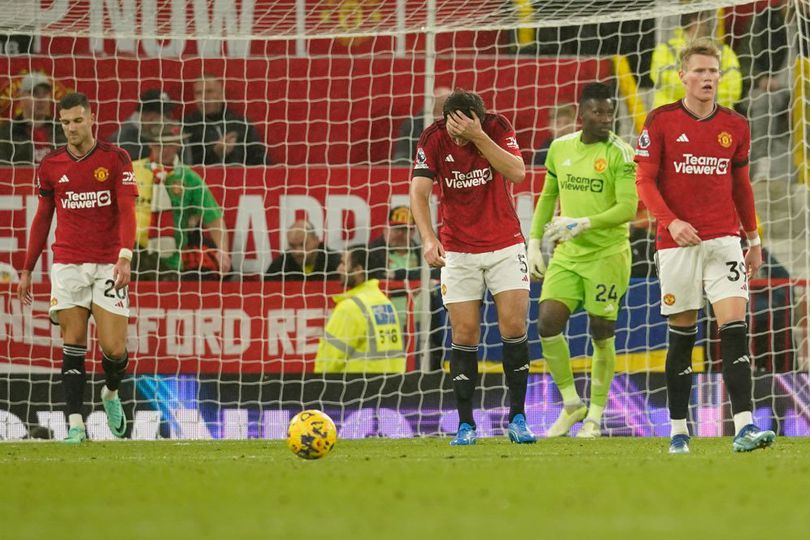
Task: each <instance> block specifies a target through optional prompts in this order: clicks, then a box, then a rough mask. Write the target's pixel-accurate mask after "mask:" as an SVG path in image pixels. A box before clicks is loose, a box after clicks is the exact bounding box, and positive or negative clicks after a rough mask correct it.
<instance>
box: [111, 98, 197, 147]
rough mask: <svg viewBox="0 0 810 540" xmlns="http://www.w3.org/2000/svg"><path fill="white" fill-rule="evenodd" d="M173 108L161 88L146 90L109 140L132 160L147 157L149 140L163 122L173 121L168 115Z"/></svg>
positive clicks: (171, 102) (157, 131) (161, 127)
mask: <svg viewBox="0 0 810 540" xmlns="http://www.w3.org/2000/svg"><path fill="white" fill-rule="evenodd" d="M174 108H175V103H174V102H173V101H172V100H171V98H170V97H169V95H168V94H167V93H166V92H164V91H163V90H161V89H159V88H152V89H149V90H146V91H145V92H144V93H143V94H141V97H140V100H139V103H138V107H137V109H136V110H135V112H133V113H132V115H131V116H130V117H129V118H128V119H127V121H126V122H125V123H124V124H122V125H121V128H120V129H119V130H118V131H116V132H115V133H113V134H112V135H111V136H110V138H109V141H110V142H111V143H113V144H117V145H118V146H120V147H121V148H123V149H124V150H126V151H127V152H128V153H129V156H130V157H131V158H132V159H133V160H136V159H143V158H146V157H149V152H150V150H149V147H150V142H151V140H152V139H154V137H155V135H156V134H158V133H160V131H161V130H162V129H163V125H164V124H165V123H173V122H172V121H171V120H170V115H171V113H172V111H173V110H174ZM186 157H187V156H186Z"/></svg>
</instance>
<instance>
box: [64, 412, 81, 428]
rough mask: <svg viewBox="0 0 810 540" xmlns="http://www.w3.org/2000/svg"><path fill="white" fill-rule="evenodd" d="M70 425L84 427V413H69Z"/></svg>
mask: <svg viewBox="0 0 810 540" xmlns="http://www.w3.org/2000/svg"><path fill="white" fill-rule="evenodd" d="M68 425H69V426H70V427H72V428H74V427H80V428H83V427H84V420H82V415H80V414H78V413H74V414H69V415H68Z"/></svg>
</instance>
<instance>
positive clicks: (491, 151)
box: [447, 111, 526, 184]
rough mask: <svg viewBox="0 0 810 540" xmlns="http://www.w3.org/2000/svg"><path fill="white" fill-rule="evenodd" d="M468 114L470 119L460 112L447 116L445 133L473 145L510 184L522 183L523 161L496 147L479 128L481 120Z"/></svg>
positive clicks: (472, 112) (523, 177)
mask: <svg viewBox="0 0 810 540" xmlns="http://www.w3.org/2000/svg"><path fill="white" fill-rule="evenodd" d="M470 114H472V118H470V117H468V116H467V115H465V114H464V113H462V112H460V111H455V112H452V113H450V114H448V115H447V133H448V134H449V135H450V136H451V137H453V138H454V139H463V140H467V141H470V142H471V143H473V144H474V145H475V146H476V148H478V150H480V151H481V153H482V154H483V155H484V157H485V158H487V161H489V164H490V165H492V167H493V168H495V170H497V171H498V172H499V173H501V174H503V176H504V177H505V178H506V179H507V180H509V181H510V182H514V183H515V184H519V183H520V182H523V180H524V179H525V178H526V165H525V164H524V163H523V159H522V158H520V157H518V156H516V155H514V154H510V153H509V152H507V151H506V150H504V149H503V148H501V147H500V146H498V145H497V144H496V143H495V141H493V140H492V139H491V138H490V136H489V135H487V134H486V133H485V132H484V130H483V129H482V128H481V120H480V119H479V118H478V116H477V115H476V114H475V112H474V111H471V112H470Z"/></svg>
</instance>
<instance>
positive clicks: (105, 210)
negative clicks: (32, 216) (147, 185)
mask: <svg viewBox="0 0 810 540" xmlns="http://www.w3.org/2000/svg"><path fill="white" fill-rule="evenodd" d="M37 187H38V189H39V196H40V197H53V198H54V202H55V204H56V238H55V240H54V243H53V262H55V263H63V264H83V263H100V264H115V263H116V261H118V252H119V251H120V249H121V247H122V246H121V245H120V244H121V241H120V238H119V231H118V206H117V202H116V201H117V198H118V197H122V196H123V197H137V195H138V188H137V185H136V184H135V175H134V173H133V172H132V161H131V160H130V158H129V154H127V153H126V151H124V150H122V149H121V148H118V147H117V146H114V145H112V144H109V143H106V142H101V141H97V142H96V146H95V147H94V148H93V149H92V150H90V152H88V153H87V154H85V155H84V156H82V157H80V158H77V157H76V156H74V155H73V154H71V153H70V151H69V150H68V149H67V147H66V146H62V147H60V148H58V149H56V150H54V151H53V152H51V153H50V154H48V155H47V156H45V158H44V159H43V160H42V163H41V164H40V165H39V170H38V171H37ZM126 247H127V248H131V247H132V246H126Z"/></svg>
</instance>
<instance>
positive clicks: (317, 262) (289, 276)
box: [264, 220, 340, 281]
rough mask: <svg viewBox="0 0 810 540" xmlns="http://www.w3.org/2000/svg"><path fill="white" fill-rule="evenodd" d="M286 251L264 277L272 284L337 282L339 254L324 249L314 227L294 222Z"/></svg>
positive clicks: (290, 229)
mask: <svg viewBox="0 0 810 540" xmlns="http://www.w3.org/2000/svg"><path fill="white" fill-rule="evenodd" d="M287 244H288V249H287V251H285V252H284V253H282V254H281V255H279V256H278V257H276V258H275V259H273V261H272V262H271V263H270V266H269V267H268V268H267V272H265V276H264V278H265V279H267V280H274V281H303V280H324V279H340V274H339V273H338V266H340V254H338V253H332V252H330V251H329V250H327V249H326V247H325V246H324V244H323V242H321V240H320V238H318V233H316V232H315V227H314V226H313V225H312V223H310V222H309V221H306V220H298V221H295V222H294V223H293V224H292V225H290V228H289V229H288V230H287Z"/></svg>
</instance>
